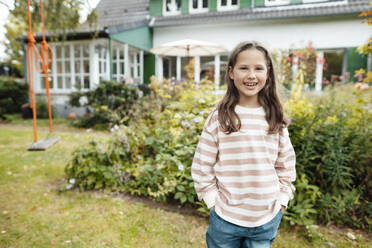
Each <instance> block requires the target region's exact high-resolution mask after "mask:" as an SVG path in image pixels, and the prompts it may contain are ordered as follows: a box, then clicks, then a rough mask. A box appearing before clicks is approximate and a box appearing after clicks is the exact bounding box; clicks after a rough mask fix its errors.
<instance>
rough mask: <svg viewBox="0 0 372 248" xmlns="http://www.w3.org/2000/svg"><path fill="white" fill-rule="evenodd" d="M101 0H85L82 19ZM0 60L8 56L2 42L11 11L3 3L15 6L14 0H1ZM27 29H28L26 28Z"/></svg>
mask: <svg viewBox="0 0 372 248" xmlns="http://www.w3.org/2000/svg"><path fill="white" fill-rule="evenodd" d="M99 1H100V0H85V2H86V4H85V5H84V9H83V10H82V11H81V13H80V15H81V19H82V20H84V19H85V18H86V16H87V14H88V11H89V8H92V9H93V8H95V7H96V6H97V4H98V2H99ZM0 2H1V3H0V43H1V44H0V61H3V60H4V59H5V57H6V55H5V52H4V46H3V45H2V42H3V41H5V36H4V33H5V28H4V25H5V23H6V22H7V20H8V15H9V11H8V8H7V7H6V6H5V5H4V4H2V3H5V4H7V5H8V6H9V8H10V9H12V8H13V7H14V0H0ZM26 31H27V30H26Z"/></svg>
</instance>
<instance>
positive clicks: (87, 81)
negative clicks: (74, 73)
mask: <svg viewBox="0 0 372 248" xmlns="http://www.w3.org/2000/svg"><path fill="white" fill-rule="evenodd" d="M89 86H90V83H89V76H85V77H84V89H89Z"/></svg>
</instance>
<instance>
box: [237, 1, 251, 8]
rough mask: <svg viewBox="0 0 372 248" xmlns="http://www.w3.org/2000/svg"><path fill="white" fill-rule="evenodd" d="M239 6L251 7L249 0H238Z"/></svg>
mask: <svg viewBox="0 0 372 248" xmlns="http://www.w3.org/2000/svg"><path fill="white" fill-rule="evenodd" d="M239 6H240V8H241V9H243V8H250V7H251V0H240V3H239Z"/></svg>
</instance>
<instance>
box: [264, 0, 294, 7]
mask: <svg viewBox="0 0 372 248" xmlns="http://www.w3.org/2000/svg"><path fill="white" fill-rule="evenodd" d="M289 4H290V0H265V6H278V5H289Z"/></svg>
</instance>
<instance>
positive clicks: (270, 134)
mask: <svg viewBox="0 0 372 248" xmlns="http://www.w3.org/2000/svg"><path fill="white" fill-rule="evenodd" d="M225 82H227V92H226V94H225V96H224V98H223V99H222V101H221V102H220V103H219V104H218V105H217V107H216V109H214V110H213V111H212V113H211V114H210V115H209V117H208V119H207V120H206V123H205V125H204V129H203V132H202V134H201V136H200V139H199V144H198V146H197V149H196V152H195V156H194V159H193V164H192V171H191V174H192V177H193V180H194V183H195V190H196V192H197V194H198V198H199V200H203V201H204V202H205V203H206V205H207V206H208V208H209V209H210V210H211V212H210V223H209V227H208V231H207V234H206V239H207V245H208V247H209V248H215V247H221V248H222V247H224V248H225V247H226V248H230V247H231V248H233V247H235V248H239V247H247V248H248V247H249V248H258V247H260V248H261V247H262V248H266V247H270V246H271V243H272V242H273V240H274V238H275V236H276V235H277V233H278V227H279V224H280V220H281V218H282V214H283V211H284V210H285V209H286V207H287V204H288V201H289V200H290V199H292V198H293V192H294V190H295V188H294V186H293V185H292V182H293V181H295V179H296V169H295V164H296V162H295V159H296V158H295V153H294V149H293V147H292V144H291V141H290V139H289V135H288V130H287V125H288V122H287V121H286V120H285V119H284V114H283V109H282V105H281V103H280V101H279V98H278V95H277V92H276V81H275V74H274V67H273V62H272V59H271V56H270V54H269V52H268V51H267V49H265V48H264V47H263V46H262V45H260V44H258V43H257V42H243V43H240V44H239V45H238V46H237V47H236V48H235V49H234V50H233V51H232V53H231V55H230V58H229V62H228V70H227V72H226V76H225Z"/></svg>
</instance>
